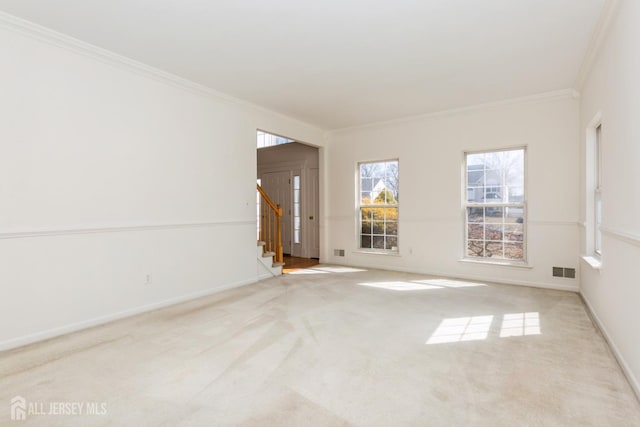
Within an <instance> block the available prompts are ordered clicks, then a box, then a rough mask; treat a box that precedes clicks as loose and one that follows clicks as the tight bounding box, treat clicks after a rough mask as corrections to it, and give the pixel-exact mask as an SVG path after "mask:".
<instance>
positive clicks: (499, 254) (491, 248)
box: [485, 242, 504, 258]
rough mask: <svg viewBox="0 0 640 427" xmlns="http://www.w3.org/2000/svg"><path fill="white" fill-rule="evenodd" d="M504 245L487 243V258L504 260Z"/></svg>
mask: <svg viewBox="0 0 640 427" xmlns="http://www.w3.org/2000/svg"><path fill="white" fill-rule="evenodd" d="M503 251H504V244H503V243H502V242H487V243H486V245H485V257H489V258H503Z"/></svg>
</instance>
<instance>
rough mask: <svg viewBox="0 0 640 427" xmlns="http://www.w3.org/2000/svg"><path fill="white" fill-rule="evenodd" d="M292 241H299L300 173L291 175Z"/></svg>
mask: <svg viewBox="0 0 640 427" xmlns="http://www.w3.org/2000/svg"><path fill="white" fill-rule="evenodd" d="M293 243H300V175H294V176H293Z"/></svg>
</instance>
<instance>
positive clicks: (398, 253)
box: [353, 249, 402, 256]
mask: <svg viewBox="0 0 640 427" xmlns="http://www.w3.org/2000/svg"><path fill="white" fill-rule="evenodd" d="M353 253H354V254H365V255H384V256H402V255H400V252H397V251H368V250H365V249H359V250H355V251H353Z"/></svg>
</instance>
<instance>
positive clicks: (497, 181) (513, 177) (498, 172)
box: [466, 149, 525, 261]
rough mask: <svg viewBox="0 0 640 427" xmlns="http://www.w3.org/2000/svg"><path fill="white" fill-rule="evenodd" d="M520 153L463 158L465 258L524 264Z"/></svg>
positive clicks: (513, 151)
mask: <svg viewBox="0 0 640 427" xmlns="http://www.w3.org/2000/svg"><path fill="white" fill-rule="evenodd" d="M524 155H525V150H524V149H517V150H506V151H490V152H484V153H467V154H466V176H467V179H466V181H467V182H466V184H467V185H466V256H467V257H472V258H491V259H501V260H517V261H524V258H525V241H524V240H525V239H524V236H525V194H524V191H525V186H524Z"/></svg>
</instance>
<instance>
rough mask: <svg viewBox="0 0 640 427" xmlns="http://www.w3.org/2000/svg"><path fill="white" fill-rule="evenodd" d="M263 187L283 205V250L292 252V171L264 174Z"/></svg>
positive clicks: (273, 198)
mask: <svg viewBox="0 0 640 427" xmlns="http://www.w3.org/2000/svg"><path fill="white" fill-rule="evenodd" d="M262 189H263V190H264V191H265V192H266V193H267V195H268V196H269V197H270V198H271V200H273V202H274V203H276V204H278V205H280V207H282V251H283V252H284V253H285V254H291V227H292V224H291V172H290V171H284V172H269V173H264V174H262Z"/></svg>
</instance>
